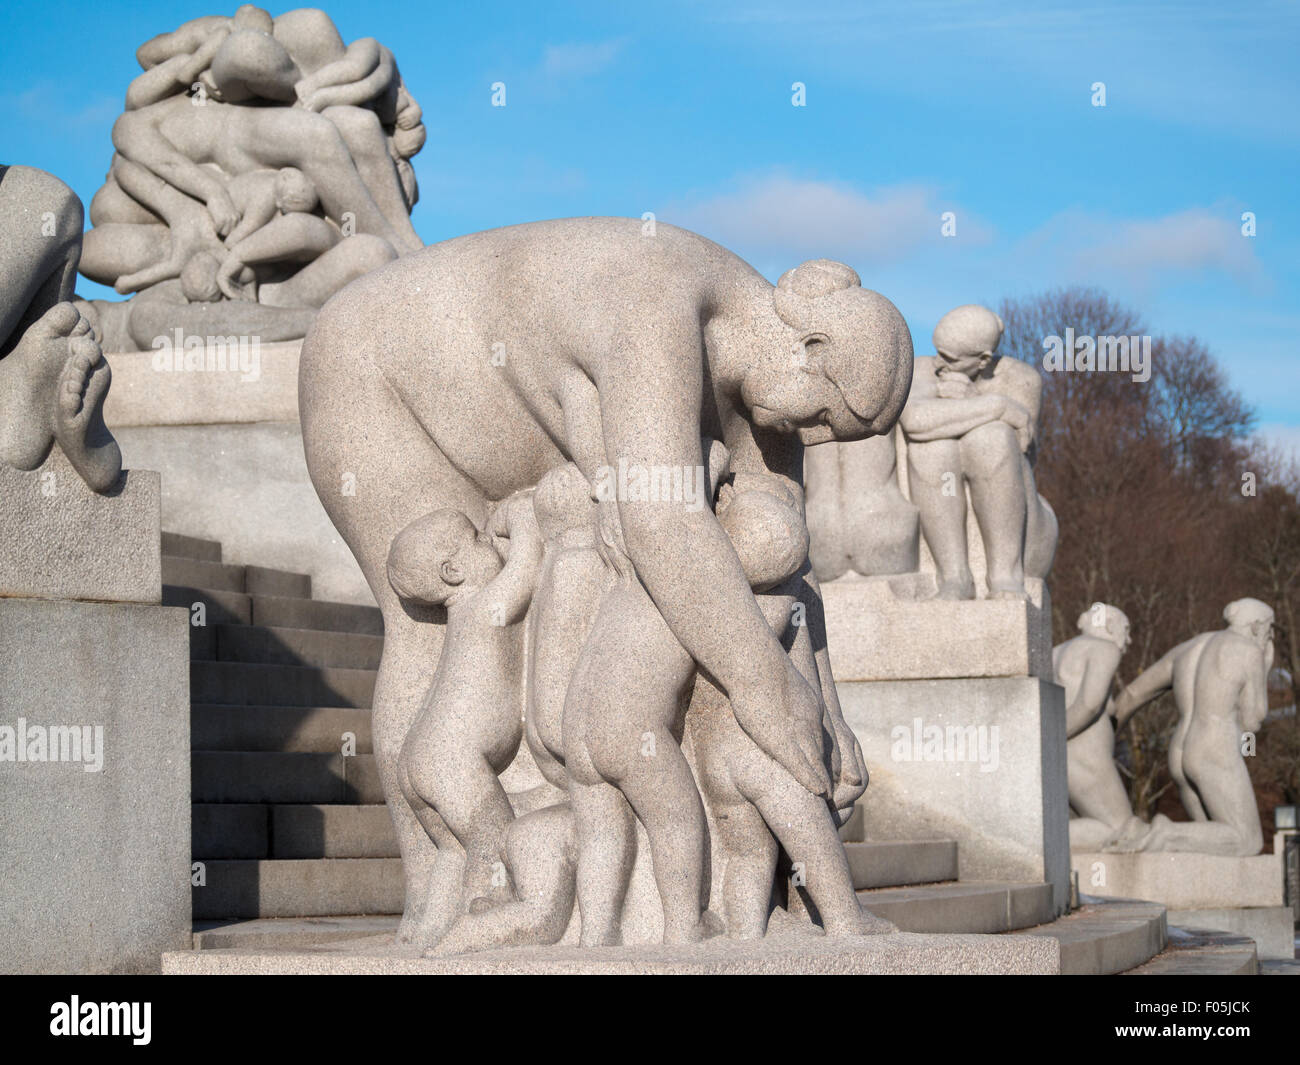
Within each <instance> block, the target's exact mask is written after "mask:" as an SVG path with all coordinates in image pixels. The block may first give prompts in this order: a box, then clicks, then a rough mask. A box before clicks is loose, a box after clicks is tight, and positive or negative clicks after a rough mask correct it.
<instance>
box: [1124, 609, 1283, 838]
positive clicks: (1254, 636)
mask: <svg viewBox="0 0 1300 1065" xmlns="http://www.w3.org/2000/svg"><path fill="white" fill-rule="evenodd" d="M1223 617H1224V620H1225V621H1227V623H1228V627H1227V628H1226V629H1221V630H1219V631H1218V632H1203V633H1201V634H1200V635H1199V636H1193V637H1192V638H1191V639H1190V640H1186V641H1184V642H1183V643H1180V644H1179V645H1178V646H1177V647H1175V648H1173V649H1172V650H1171V651H1169V652H1167V653H1166V654H1165V655H1164V657H1163V658H1161V659H1160V660H1159V661H1157V662H1156V663H1155V664H1154V665H1152V666H1150V667H1149V668H1148V669H1146V670H1145V671H1144V672H1143V673H1142V674H1141V675H1140V676H1139V677H1138V678H1137V679H1136V680H1134V681H1133V682H1132V683H1131V684H1129V685H1128V686H1127V687H1126V688H1125V689H1124V690H1123V691H1122V692H1121V693H1120V695H1119V697H1118V698H1117V699H1116V700H1115V717H1116V721H1117V723H1118V725H1119V726H1121V727H1122V726H1123V725H1124V723H1125V722H1126V721H1128V719H1129V718H1130V717H1131V716H1132V715H1133V714H1135V713H1136V712H1137V711H1138V710H1140V709H1142V707H1144V706H1146V705H1147V704H1148V703H1150V702H1151V701H1152V700H1154V699H1155V698H1156V697H1157V696H1159V695H1163V694H1164V693H1165V692H1167V691H1173V693H1174V701H1175V702H1176V703H1177V705H1178V726H1177V727H1176V728H1175V730H1174V735H1173V737H1172V739H1170V741H1169V775H1170V776H1172V777H1173V778H1174V783H1175V784H1177V786H1178V796H1179V798H1180V799H1181V800H1182V803H1183V809H1185V810H1186V811H1187V812H1188V814H1190V815H1191V818H1192V820H1191V821H1171V820H1169V818H1167V817H1165V816H1164V814H1156V816H1155V818H1154V819H1153V820H1152V822H1151V828H1150V830H1149V831H1148V832H1147V833H1145V834H1144V835H1143V836H1141V837H1140V838H1139V839H1137V840H1136V841H1133V842H1131V843H1124V842H1121V843H1120V844H1117V845H1116V847H1115V849H1122V850H1152V851H1198V852H1200V853H1203V854H1227V855H1238V856H1249V855H1252V854H1258V853H1259V851H1260V849H1261V848H1262V847H1263V845H1264V835H1263V832H1262V830H1261V829H1260V824H1259V810H1258V807H1257V806H1256V803H1255V789H1254V787H1253V786H1252V785H1251V782H1250V774H1249V772H1247V770H1246V761H1245V758H1244V757H1243V756H1242V741H1243V738H1244V734H1245V733H1247V732H1254V731H1256V730H1257V729H1258V728H1259V727H1260V726H1261V725H1262V724H1263V723H1264V718H1265V717H1266V716H1267V714H1268V671H1269V669H1270V668H1272V665H1273V638H1272V633H1273V611H1272V609H1271V608H1270V607H1269V606H1268V605H1267V604H1266V603H1261V602H1260V601H1259V600H1258V599H1238V600H1236V601H1235V602H1232V603H1229V604H1228V605H1227V606H1226V607H1224V610H1223Z"/></svg>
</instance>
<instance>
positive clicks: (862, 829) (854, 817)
mask: <svg viewBox="0 0 1300 1065" xmlns="http://www.w3.org/2000/svg"><path fill="white" fill-rule="evenodd" d="M866 838H867V819H866V816H865V812H864V810H863V808H862V803H860V802H859V803H854V804H853V813H851V814H849V819H848V820H847V821H845V822H844V824H842V825H841V826H840V839H841V840H843V841H844V842H845V843H861V842H863V841H864V840H865V839H866Z"/></svg>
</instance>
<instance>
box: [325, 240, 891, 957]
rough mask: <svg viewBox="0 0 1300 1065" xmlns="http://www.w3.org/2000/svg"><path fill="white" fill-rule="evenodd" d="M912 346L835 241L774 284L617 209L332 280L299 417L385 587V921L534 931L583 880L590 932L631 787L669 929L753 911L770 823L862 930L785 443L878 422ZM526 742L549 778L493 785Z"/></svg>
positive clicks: (456, 940) (335, 500)
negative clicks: (399, 907) (389, 838)
mask: <svg viewBox="0 0 1300 1065" xmlns="http://www.w3.org/2000/svg"><path fill="white" fill-rule="evenodd" d="M911 368H912V353H911V338H910V335H909V333H908V330H907V327H906V324H905V323H904V322H903V319H902V317H901V315H899V313H898V312H897V310H896V309H895V308H894V307H893V305H892V304H890V303H889V301H888V300H886V299H885V298H884V297H882V296H880V295H878V294H876V293H874V292H871V291H869V290H866V289H864V288H862V287H861V284H860V282H859V280H858V277H857V275H856V274H855V273H854V272H853V271H852V270H851V269H849V268H848V267H846V266H843V265H842V264H839V263H833V262H828V261H824V260H818V261H813V262H808V263H805V264H803V265H802V266H800V267H798V268H796V269H794V270H792V271H790V272H789V273H787V274H786V275H785V276H784V277H782V279H781V281H780V284H779V285H778V286H776V287H773V286H772V285H771V284H770V283H769V282H767V281H766V280H764V279H763V278H762V277H761V276H760V275H759V274H758V273H757V272H756V271H754V270H753V269H752V268H751V267H749V266H748V265H746V264H745V263H744V262H743V261H741V260H740V259H739V258H737V257H736V256H734V255H733V254H731V253H730V252H727V251H726V250H725V249H723V248H720V247H718V246H717V245H715V244H713V243H711V242H709V241H707V240H705V239H703V238H702V237H699V236H697V235H695V234H692V233H689V232H686V231H684V230H680V229H676V228H674V227H672V226H666V225H659V226H657V227H655V230H654V231H653V232H650V233H648V232H646V230H645V228H644V227H643V226H642V224H640V223H638V222H635V221H631V220H626V219H601V218H595V219H569V220H561V221H554V222H538V223H533V224H529V225H521V226H513V227H509V228H506V229H499V230H492V231H489V232H486V233H477V234H473V235H471V236H466V237H460V238H457V239H455V240H450V241H446V242H444V243H442V244H436V245H432V246H430V247H429V248H427V249H425V250H424V251H423V252H421V253H419V254H417V255H413V256H409V257H406V258H404V259H400V260H398V261H396V262H393V263H391V264H389V265H388V266H386V267H383V268H381V269H379V270H378V271H376V272H374V273H372V274H371V275H369V276H368V277H366V278H364V279H362V280H360V281H358V282H356V283H354V284H353V285H352V286H350V287H349V288H348V289H347V290H346V291H345V292H343V293H341V294H340V295H339V296H338V297H337V298H336V299H334V300H333V301H331V302H330V303H329V304H328V305H327V306H326V308H325V309H324V310H323V311H322V313H321V315H320V317H319V318H318V320H317V321H316V323H315V325H314V326H313V328H312V331H311V332H310V334H309V335H308V337H307V340H306V342H305V344H304V348H303V354H302V363H301V373H300V403H301V413H302V423H303V438H304V444H305V447H306V452H307V459H308V466H309V470H310V472H311V476H312V479H313V482H314V484H315V485H316V488H317V491H318V492H319V494H320V496H321V499H322V501H323V502H324V504H325V507H326V509H327V511H328V512H329V514H330V516H331V518H332V519H333V521H334V523H335V524H336V526H337V527H338V528H339V530H340V532H341V533H342V535H343V536H344V537H345V539H346V540H347V542H348V544H349V546H350V547H351V548H352V550H353V552H354V554H355V555H356V557H357V559H358V561H359V562H360V564H361V567H362V569H363V571H364V572H365V574H366V577H367V579H368V581H369V583H370V586H371V588H372V589H373V591H374V593H375V596H376V598H377V599H378V601H379V603H380V606H381V608H382V609H383V612H384V620H385V645H384V655H383V661H382V664H381V667H380V672H379V678H378V683H377V685H376V689H375V696H374V730H375V745H376V754H377V757H378V763H379V767H380V774H381V779H382V781H383V786H384V790H385V794H386V796H387V798H388V801H389V804H390V807H391V809H392V812H393V817H394V821H395V823H396V825H397V830H398V836H399V840H400V843H401V848H402V856H403V860H404V868H405V872H406V877H407V892H406V899H407V901H406V912H405V915H404V919H403V923H402V925H401V929H400V933H399V938H400V939H401V940H403V941H405V942H408V943H415V944H416V945H418V946H421V947H425V948H432V949H438V950H443V951H450V950H464V949H470V948H474V947H484V946H491V945H497V944H503V943H522V942H554V941H555V940H557V939H558V938H559V937H560V935H561V934H562V933H563V932H564V929H565V926H566V925H567V924H568V920H569V909H571V908H572V903H573V899H574V897H575V895H576V899H577V905H578V909H579V911H580V914H581V939H582V942H583V943H584V944H588V945H599V944H610V943H616V942H618V941H619V940H620V938H621V937H622V934H623V933H622V927H621V921H622V915H621V912H620V911H621V910H622V907H623V902H624V896H625V893H626V891H627V883H628V877H629V875H630V873H631V870H632V867H633V865H634V862H635V855H634V853H633V852H634V850H635V846H636V844H635V841H636V838H637V833H636V832H635V824H634V818H635V820H636V821H639V822H640V824H641V825H642V826H643V827H644V830H645V836H646V839H647V841H648V849H649V858H650V859H651V861H652V863H653V867H654V878H655V882H656V884H657V887H658V894H659V902H660V904H661V906H662V910H663V936H664V938H665V939H666V940H669V941H675V942H681V941H690V940H695V939H698V938H700V937H702V936H706V935H708V934H709V933H710V932H711V931H715V930H718V929H719V928H722V929H725V931H726V932H727V933H728V934H729V935H732V936H755V935H761V934H762V933H763V931H764V929H765V927H766V925H767V919H768V915H769V911H770V909H771V900H772V896H773V871H774V869H775V866H776V861H777V841H779V842H780V843H781V845H782V846H784V848H785V849H786V851H787V853H788V856H789V859H790V860H791V862H792V863H795V865H796V877H797V883H798V884H800V885H801V886H803V887H804V888H805V889H806V894H807V897H808V899H809V900H810V901H811V908H812V909H813V910H814V911H815V912H816V913H817V914H818V916H819V919H820V922H821V923H822V925H823V926H824V927H825V928H827V929H828V930H831V931H835V932H849V931H865V930H870V929H872V928H874V927H879V925H880V924H881V923H879V922H875V921H874V919H872V918H870V917H869V916H867V915H864V914H862V912H861V911H860V909H859V906H858V903H857V900H856V898H855V896H854V893H853V888H852V882H851V879H850V877H849V875H848V868H847V863H846V859H845V856H844V852H843V848H842V845H841V844H840V843H839V841H838V838H837V835H836V830H835V826H836V824H837V822H838V819H839V817H840V816H842V814H843V813H845V812H847V810H848V808H849V807H851V805H852V804H853V802H854V800H855V799H856V798H857V797H858V796H859V795H860V794H861V793H862V790H863V789H864V787H865V785H866V770H865V767H864V766H863V764H862V760H861V753H860V750H859V748H858V746H857V743H856V741H855V740H854V738H853V735H852V733H851V732H850V731H849V730H848V728H847V726H845V724H844V722H843V719H842V717H841V715H840V712H839V706H838V701H837V698H836V693H835V685H834V679H833V677H832V675H831V670H830V664H829V661H828V658H827V653H826V648H825V633H824V624H823V620H822V615H821V605H820V597H819V592H818V586H817V582H816V579H815V577H814V576H813V575H812V573H811V571H810V568H809V566H808V564H807V559H806V544H807V531H806V526H805V524H804V517H803V506H802V464H803V451H804V447H805V445H809V444H815V443H820V442H823V441H829V440H834V439H857V438H860V437H863V436H866V435H869V434H872V433H880V432H887V431H888V430H889V429H890V428H892V426H893V424H894V422H895V420H896V419H897V417H898V412H899V410H900V409H901V407H902V404H903V401H904V399H905V397H906V395H907V390H908V387H909V383H910V376H911ZM521 742H522V743H523V744H524V746H526V748H527V750H528V751H529V753H530V754H531V757H532V759H533V760H534V761H535V762H536V764H537V767H538V769H539V770H540V772H541V774H542V776H543V777H544V783H539V784H538V785H537V787H536V788H534V789H532V790H530V791H529V792H528V793H526V794H516V795H509V794H507V792H506V790H505V787H504V785H503V784H502V783H501V780H500V779H499V774H501V773H502V771H504V770H505V769H506V767H507V766H508V765H509V764H510V763H511V762H512V761H513V759H514V758H515V754H516V750H517V749H518V748H519V747H520V745H521ZM697 781H698V783H697ZM701 793H702V794H701ZM710 824H712V825H713V826H714V827H713V830H712V831H710V829H709V825H710ZM711 854H714V855H721V858H720V860H719V861H718V862H717V863H716V864H715V863H714V861H712V860H711ZM715 882H716V884H717V885H718V887H719V888H720V889H721V890H720V891H719V892H716V894H717V895H718V896H719V897H721V898H722V901H721V902H720V903H719V904H718V905H716V906H715V908H714V912H713V913H712V914H711V915H710V916H708V917H706V916H705V914H706V909H705V907H706V905H707V904H708V901H709V898H710V894H711V886H712V885H713V884H714V883H715Z"/></svg>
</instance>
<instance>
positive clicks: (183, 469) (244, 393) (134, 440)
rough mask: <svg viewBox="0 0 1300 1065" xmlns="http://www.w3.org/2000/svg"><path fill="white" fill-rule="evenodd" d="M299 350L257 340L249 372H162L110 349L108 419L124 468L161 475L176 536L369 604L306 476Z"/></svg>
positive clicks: (247, 361) (144, 359) (142, 356)
mask: <svg viewBox="0 0 1300 1065" xmlns="http://www.w3.org/2000/svg"><path fill="white" fill-rule="evenodd" d="M301 349H302V341H299V340H295V341H289V342H286V343H280V344H260V345H258V346H257V348H256V358H254V357H253V354H254V353H253V351H252V350H250V351H249V352H248V353H247V355H246V356H244V357H243V365H244V366H247V367H248V371H247V372H244V371H243V370H239V369H225V370H221V369H217V368H216V367H215V366H214V368H213V369H211V370H209V369H203V370H200V369H197V368H196V369H193V370H176V369H168V370H160V369H158V368H156V367H155V365H154V353H153V352H149V351H138V352H122V353H108V354H107V355H106V356H105V357H106V358H107V359H108V361H109V363H110V365H111V366H112V367H113V388H112V391H111V392H110V393H109V395H108V400H107V402H106V404H105V408H104V411H105V417H106V419H107V420H108V422H109V424H110V425H112V426H113V434H114V435H115V436H116V437H117V440H118V443H119V444H120V445H121V447H122V455H123V458H124V460H125V462H126V463H127V465H132V466H145V467H148V468H149V469H154V470H159V471H161V473H162V514H163V523H164V525H165V526H166V528H167V529H168V531H169V532H177V533H183V534H185V535H188V536H198V537H202V538H204V539H208V540H220V541H221V544H222V549H223V558H224V560H225V561H226V562H231V563H234V564H236V565H239V564H244V563H248V564H252V565H259V566H275V567H279V568H281V569H287V570H292V571H294V572H298V573H309V574H311V578H312V590H313V592H314V594H315V596H316V598H318V599H328V600H336V601H340V602H348V603H366V604H373V603H374V597H373V596H372V595H371V594H370V589H369V587H368V586H367V584H366V581H365V578H364V577H363V576H362V575H361V569H360V567H359V566H358V565H357V564H356V561H355V560H354V559H353V557H352V553H351V552H350V551H349V550H348V547H347V545H346V544H345V543H344V542H343V538H342V537H340V536H339V534H338V532H337V530H335V528H334V526H333V524H332V523H331V522H330V520H329V517H328V516H327V515H326V513H325V510H324V508H323V507H322V506H321V504H320V499H319V497H318V496H317V495H316V490H315V489H314V488H313V487H312V483H311V479H310V478H309V477H308V475H307V460H306V457H305V456H304V454H303V448H302V429H301V427H300V425H299V422H298V354H299V352H300V351H301ZM235 362H236V360H227V365H228V366H229V365H232V364H234V363H235ZM351 487H352V488H353V489H355V491H357V492H364V491H365V486H364V485H355V486H351ZM339 490H340V491H344V490H347V486H343V485H340V486H339Z"/></svg>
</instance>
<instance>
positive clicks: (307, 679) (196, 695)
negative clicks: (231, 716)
mask: <svg viewBox="0 0 1300 1065" xmlns="http://www.w3.org/2000/svg"><path fill="white" fill-rule="evenodd" d="M374 691H375V671H374V670H373V669H345V668H343V667H339V666H327V667H322V668H317V667H314V666H281V665H262V664H260V663H256V662H191V663H190V701H191V702H195V703H231V704H238V705H241V706H356V707H360V706H369V705H370V703H371V697H372V696H373V695H374Z"/></svg>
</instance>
